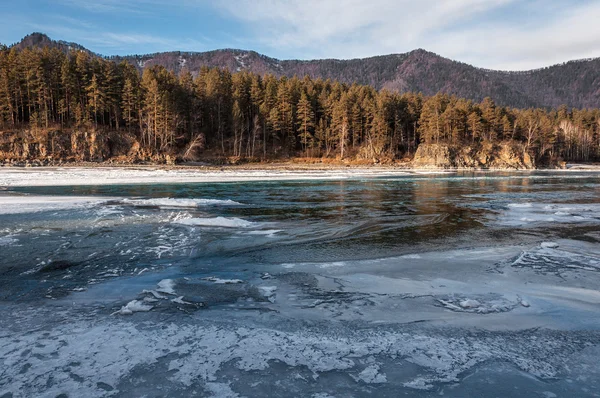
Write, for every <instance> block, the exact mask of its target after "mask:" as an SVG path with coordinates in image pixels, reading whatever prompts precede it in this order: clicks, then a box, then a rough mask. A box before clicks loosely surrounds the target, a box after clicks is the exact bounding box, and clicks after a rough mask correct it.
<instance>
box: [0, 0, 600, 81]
mask: <svg viewBox="0 0 600 398" xmlns="http://www.w3.org/2000/svg"><path fill="white" fill-rule="evenodd" d="M0 9H1V10H2V12H1V14H2V24H0V43H4V44H7V45H10V44H12V43H15V42H18V41H19V40H20V39H21V38H22V37H24V36H25V35H27V34H29V33H32V32H43V33H46V34H47V35H49V36H50V37H51V38H52V39H55V40H65V41H69V42H76V43H78V44H81V45H83V46H84V47H86V48H88V49H90V50H92V51H94V52H96V53H100V54H103V55H128V54H146V53H153V52H161V51H175V50H177V51H208V50H214V49H220V48H238V49H245V50H255V51H257V52H259V53H262V54H265V55H268V56H271V57H275V58H279V59H315V58H340V59H350V58H363V57H369V56H375V55H384V54H395V53H404V52H408V51H411V50H414V49H417V48H423V49H426V50H428V51H432V52H435V53H437V54H440V55H442V56H444V57H447V58H451V59H455V60H458V61H462V62H466V63H469V64H472V65H475V66H478V67H483V68H489V69H501V70H528V69H534V68H539V67H544V66H548V65H552V64H557V63H562V62H565V61H569V60H573V59H582V58H595V57H600V40H599V39H598V38H600V0H279V1H277V0H0Z"/></svg>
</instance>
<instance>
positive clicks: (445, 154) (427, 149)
mask: <svg viewBox="0 0 600 398" xmlns="http://www.w3.org/2000/svg"><path fill="white" fill-rule="evenodd" d="M413 165H414V166H415V167H420V168H454V167H456V168H482V169H517V170H522V169H533V168H535V165H534V163H533V160H532V159H531V157H530V156H529V154H527V153H525V151H524V150H523V148H522V146H521V145H520V144H518V143H515V142H503V143H500V144H491V143H483V144H480V145H478V146H476V147H471V146H463V147H456V146H449V145H443V144H421V145H419V148H418V149H417V152H416V153H415V157H414V159H413Z"/></svg>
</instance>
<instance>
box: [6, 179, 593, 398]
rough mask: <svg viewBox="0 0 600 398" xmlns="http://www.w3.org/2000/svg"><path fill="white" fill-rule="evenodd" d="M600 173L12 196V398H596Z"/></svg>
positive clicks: (80, 189)
mask: <svg viewBox="0 0 600 398" xmlns="http://www.w3.org/2000/svg"><path fill="white" fill-rule="evenodd" d="M599 242H600V174H598V173H591V172H588V173H585V172H581V173H578V172H569V173H564V172H563V173H560V172H556V173H555V172H532V173H512V174H511V173H450V174H439V175H417V174H410V175H406V176H399V177H381V178H362V179H361V178H347V179H343V180H338V181H332V180H321V181H319V180H314V181H277V182H241V183H233V182H228V183H194V184H146V185H112V186H109V185H107V186H60V187H43V188H42V187H38V188H35V187H29V188H7V189H5V190H4V191H2V192H0V397H31V396H42V397H56V396H62V397H65V396H69V397H79V396H86V397H94V396H99V397H100V396H117V397H119V396H139V397H142V396H145V397H158V396H169V397H176V396H182V397H183V396H186V397H187V396H200V397H204V396H207V397H209V396H217V397H222V396H232V397H236V396H240V397H241V396H246V397H258V396H274V397H290V396H306V397H320V398H325V397H363V396H377V397H385V396H390V397H397V396H403V395H409V396H421V397H429V396H449V397H465V396H498V397H505V396H529V397H538V396H539V397H559V396H578V397H587V396H589V397H592V396H599V395H600V362H599V361H598V358H599V355H600V245H599Z"/></svg>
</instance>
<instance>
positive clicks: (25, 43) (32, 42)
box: [11, 32, 90, 52]
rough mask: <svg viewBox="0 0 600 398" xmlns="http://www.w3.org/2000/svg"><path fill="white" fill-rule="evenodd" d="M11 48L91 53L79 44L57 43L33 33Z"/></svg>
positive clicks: (39, 33) (40, 34)
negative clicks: (55, 49)
mask: <svg viewBox="0 0 600 398" xmlns="http://www.w3.org/2000/svg"><path fill="white" fill-rule="evenodd" d="M11 47H15V48H16V49H18V50H23V49H25V48H43V47H50V48H58V49H59V50H61V51H65V52H68V51H70V50H72V49H73V50H79V51H86V52H90V51H89V50H88V49H86V48H85V47H83V46H81V45H79V44H77V43H69V42H66V41H62V40H60V41H56V40H52V39H51V38H50V37H49V36H48V35H47V34H45V33H41V32H33V33H31V34H29V35H27V36H25V37H24V38H22V39H21V41H19V42H18V43H15V44H13V45H12V46H11Z"/></svg>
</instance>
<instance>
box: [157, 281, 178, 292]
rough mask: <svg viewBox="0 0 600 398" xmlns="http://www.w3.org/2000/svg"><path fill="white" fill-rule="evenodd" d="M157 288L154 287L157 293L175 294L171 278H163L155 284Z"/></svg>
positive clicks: (173, 282)
mask: <svg viewBox="0 0 600 398" xmlns="http://www.w3.org/2000/svg"><path fill="white" fill-rule="evenodd" d="M157 286H158V289H156V291H157V292H159V293H165V294H171V295H176V293H175V281H174V280H173V279H163V280H162V281H160V282H158V284H157Z"/></svg>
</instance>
